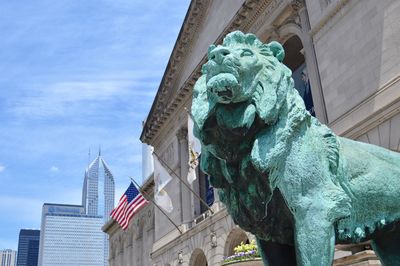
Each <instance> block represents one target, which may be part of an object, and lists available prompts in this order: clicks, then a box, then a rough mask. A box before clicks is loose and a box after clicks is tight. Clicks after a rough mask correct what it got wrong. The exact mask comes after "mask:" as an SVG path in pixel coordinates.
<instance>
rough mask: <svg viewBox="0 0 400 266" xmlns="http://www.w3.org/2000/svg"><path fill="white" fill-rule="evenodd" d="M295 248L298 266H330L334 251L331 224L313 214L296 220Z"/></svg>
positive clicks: (333, 234)
mask: <svg viewBox="0 0 400 266" xmlns="http://www.w3.org/2000/svg"><path fill="white" fill-rule="evenodd" d="M295 246H296V257H297V265H298V266H328V265H332V260H333V256H334V251H335V230H334V227H333V225H332V223H330V222H328V221H327V219H325V218H324V217H322V216H321V215H320V214H319V213H313V212H310V213H308V214H307V215H305V216H303V217H301V218H298V219H296V221H295Z"/></svg>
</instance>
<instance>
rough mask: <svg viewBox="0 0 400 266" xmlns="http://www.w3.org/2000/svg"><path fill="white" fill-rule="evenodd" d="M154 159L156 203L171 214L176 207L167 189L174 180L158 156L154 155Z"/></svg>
mask: <svg viewBox="0 0 400 266" xmlns="http://www.w3.org/2000/svg"><path fill="white" fill-rule="evenodd" d="M153 159H154V183H155V192H154V201H155V203H156V204H157V205H158V206H160V207H161V208H163V209H164V210H165V211H166V212H169V213H170V212H172V210H173V209H174V207H173V205H172V201H171V198H170V196H169V195H168V193H167V191H165V187H166V186H167V184H168V183H169V182H170V181H171V180H172V177H171V175H170V174H169V173H168V171H167V170H166V169H165V168H164V166H163V165H162V164H161V163H160V161H159V160H158V158H157V156H155V155H153Z"/></svg>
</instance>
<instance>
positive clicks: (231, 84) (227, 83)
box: [207, 73, 239, 102]
mask: <svg viewBox="0 0 400 266" xmlns="http://www.w3.org/2000/svg"><path fill="white" fill-rule="evenodd" d="M238 86H239V82H238V81H237V79H236V77H235V76H234V75H233V74H230V73H220V74H218V75H215V76H213V77H212V78H210V80H209V81H208V82H207V88H208V89H209V90H210V91H211V92H212V93H213V94H215V95H216V96H217V98H218V99H219V100H220V101H221V102H228V101H230V100H231V99H232V98H233V96H234V95H233V92H234V90H235V88H237V87H238Z"/></svg>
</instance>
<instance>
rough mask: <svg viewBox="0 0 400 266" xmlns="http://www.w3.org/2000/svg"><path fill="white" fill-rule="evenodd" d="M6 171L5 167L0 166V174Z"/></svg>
mask: <svg viewBox="0 0 400 266" xmlns="http://www.w3.org/2000/svg"><path fill="white" fill-rule="evenodd" d="M5 169H6V167H5V166H4V165H2V164H0V173H1V172H3V171H4V170H5Z"/></svg>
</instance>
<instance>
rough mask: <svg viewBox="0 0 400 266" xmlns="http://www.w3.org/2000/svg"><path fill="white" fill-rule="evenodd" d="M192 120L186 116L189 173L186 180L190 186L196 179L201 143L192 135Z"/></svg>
mask: <svg viewBox="0 0 400 266" xmlns="http://www.w3.org/2000/svg"><path fill="white" fill-rule="evenodd" d="M193 126H194V123H193V120H192V118H191V116H190V115H189V116H188V142H189V172H188V176H187V180H188V182H189V184H192V183H193V181H194V180H196V179H197V175H196V171H197V167H198V166H199V156H200V153H201V143H200V141H199V140H198V139H197V138H196V137H195V136H194V135H193Z"/></svg>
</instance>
